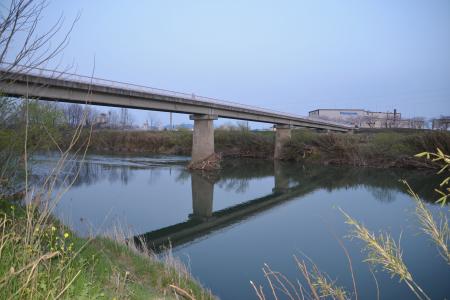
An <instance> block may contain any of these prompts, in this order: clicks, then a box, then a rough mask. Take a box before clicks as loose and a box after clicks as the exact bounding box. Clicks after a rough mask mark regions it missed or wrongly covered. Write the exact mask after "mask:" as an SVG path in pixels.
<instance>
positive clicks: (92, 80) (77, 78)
mask: <svg viewBox="0 0 450 300" xmlns="http://www.w3.org/2000/svg"><path fill="white" fill-rule="evenodd" d="M0 70H1V71H4V72H10V73H16V74H21V75H34V76H39V77H45V78H48V79H59V80H65V81H71V82H78V83H83V84H91V85H97V86H104V87H113V88H117V89H123V90H128V91H134V92H142V93H150V94H156V95H160V96H169V97H176V98H182V99H186V100H193V101H199V102H206V103H212V104H219V105H227V106H232V107H238V108H243V109H248V110H254V111H258V112H263V113H269V114H275V115H280V116H282V117H289V118H293V119H298V120H304V121H313V122H315V123H318V124H322V125H334V126H339V127H349V129H351V126H349V125H348V124H344V123H339V122H333V121H328V120H322V119H317V118H311V117H302V116H299V115H295V114H291V113H286V112H282V111H277V110H273V109H267V108H262V107H258V106H252V105H246V104H241V103H237V102H233V101H227V100H222V99H217V98H211V97H205V96H199V95H196V94H194V93H191V94H188V93H182V92H176V91H171V90H166V89H159V88H154V87H149V86H144V85H139V84H133V83H127V82H120V81H114V80H109V79H102V78H97V77H93V76H86V75H79V74H75V73H70V72H65V71H57V70H49V69H44V68H38V67H34V68H27V67H24V66H21V65H15V66H13V65H11V64H9V63H0Z"/></svg>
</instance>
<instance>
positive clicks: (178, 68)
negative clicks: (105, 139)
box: [44, 0, 450, 123]
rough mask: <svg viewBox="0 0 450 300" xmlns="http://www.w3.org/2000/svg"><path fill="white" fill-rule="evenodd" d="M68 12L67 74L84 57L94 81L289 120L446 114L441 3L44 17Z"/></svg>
mask: <svg viewBox="0 0 450 300" xmlns="http://www.w3.org/2000/svg"><path fill="white" fill-rule="evenodd" d="M79 11H81V19H80V20H79V22H78V24H77V26H76V27H75V30H74V32H73V33H72V36H71V42H70V44H69V46H68V47H67V48H66V50H65V54H64V59H63V62H64V63H70V62H72V61H73V62H74V63H75V64H76V66H77V72H78V73H82V74H90V72H91V71H92V67H93V61H94V56H95V61H96V68H95V76H97V77H102V78H107V79H113V80H118V81H126V82H131V83H137V84H143V85H148V86H152V87H157V88H164V89H171V90H176V91H181V92H187V93H195V94H197V95H205V96H210V97H215V98H221V99H226V100H231V101H236V102H240V103H244V104H249V105H257V106H263V107H267V108H272V109H276V110H281V111H287V112H291V113H296V114H299V115H307V113H308V111H309V110H313V109H316V108H364V109H369V110H377V111H387V110H393V109H394V108H397V109H398V111H400V112H401V113H402V114H403V116H404V117H413V116H425V117H434V116H438V115H440V114H450V1H448V0H395V1H392V0H371V1H369V0H367V1H363V0H354V1H346V0H329V1H326V0H309V1H300V0H292V1H261V0H259V1H211V0H202V1H197V0H192V1H181V0H179V1H175V0H172V1H171V0H164V1H111V0H110V1H106V0H105V1H103V0H97V1H87V0H78V1H56V0H54V1H53V2H51V5H50V6H49V8H48V10H47V11H46V12H47V15H46V16H45V19H44V23H48V24H50V23H51V22H52V21H54V20H55V18H56V17H57V16H58V15H59V14H60V13H64V15H65V16H66V19H67V21H69V20H70V19H73V18H74V16H75V15H76V13H77V12H79ZM146 115H147V113H146V112H143V113H139V114H138V115H137V119H138V121H139V123H141V121H143V119H144V118H145V117H146ZM155 115H156V116H158V118H159V119H160V120H162V121H163V122H164V123H167V122H168V116H167V113H155ZM176 121H177V122H184V121H186V122H187V121H188V117H187V116H184V115H180V116H177V118H176Z"/></svg>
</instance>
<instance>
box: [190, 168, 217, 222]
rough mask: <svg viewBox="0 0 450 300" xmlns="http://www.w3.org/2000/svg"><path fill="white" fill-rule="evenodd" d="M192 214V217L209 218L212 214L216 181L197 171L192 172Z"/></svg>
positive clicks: (198, 218)
mask: <svg viewBox="0 0 450 300" xmlns="http://www.w3.org/2000/svg"><path fill="white" fill-rule="evenodd" d="M191 187H192V214H191V215H190V216H189V217H190V218H191V219H197V220H203V221H205V220H208V218H210V217H211V216H212V211H213V196H214V183H211V182H209V181H208V180H207V179H206V178H204V177H202V176H201V175H200V174H196V173H195V172H192V173H191Z"/></svg>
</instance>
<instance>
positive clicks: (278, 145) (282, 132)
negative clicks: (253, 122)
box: [274, 125, 291, 159]
mask: <svg viewBox="0 0 450 300" xmlns="http://www.w3.org/2000/svg"><path fill="white" fill-rule="evenodd" d="M275 130H276V131H275V151H274V159H280V158H281V156H282V151H283V146H284V144H286V142H287V141H289V140H290V139H291V125H275Z"/></svg>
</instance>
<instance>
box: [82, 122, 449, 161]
mask: <svg viewBox="0 0 450 300" xmlns="http://www.w3.org/2000/svg"><path fill="white" fill-rule="evenodd" d="M214 135H215V136H214V138H215V149H216V152H218V153H221V154H222V156H223V157H248V158H263V159H272V158H273V149H274V132H270V131H265V132H262V131H246V130H235V131H224V130H216V131H215V133H214ZM436 148H439V149H441V150H442V151H444V152H446V153H449V152H450V133H447V132H442V131H439V132H438V131H429V130H398V129H392V130H391V129H385V130H360V131H357V132H356V133H355V134H342V133H329V134H327V133H323V132H316V131H312V130H306V129H296V130H293V131H292V138H291V140H290V141H289V142H288V143H287V144H286V145H285V146H284V148H283V155H282V159H283V160H294V161H302V162H306V163H308V162H311V163H316V164H322V165H349V166H370V167H377V168H391V167H401V168H436V167H437V166H435V165H434V164H433V163H432V162H430V161H427V160H425V159H422V158H416V157H414V155H415V154H417V153H420V152H423V151H435V150H436ZM89 149H90V151H94V152H97V153H121V154H127V153H139V154H146V153H147V154H176V155H190V154H191V149H192V132H191V131H115V130H96V131H94V132H93V133H92V138H91V143H90V146H89Z"/></svg>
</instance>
